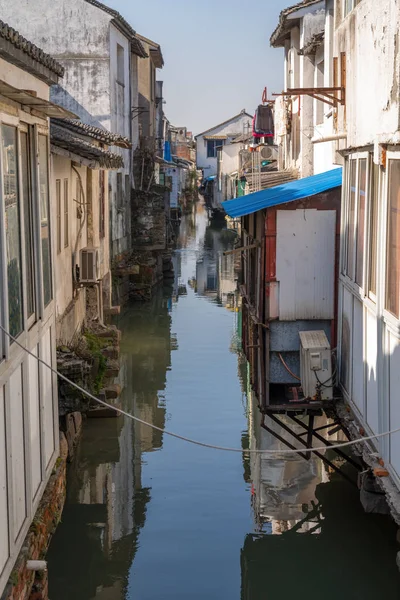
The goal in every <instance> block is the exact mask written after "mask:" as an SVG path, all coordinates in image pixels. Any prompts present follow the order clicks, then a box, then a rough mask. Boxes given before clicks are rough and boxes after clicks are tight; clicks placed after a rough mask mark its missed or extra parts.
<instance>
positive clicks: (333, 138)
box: [311, 133, 347, 144]
mask: <svg viewBox="0 0 400 600" xmlns="http://www.w3.org/2000/svg"><path fill="white" fill-rule="evenodd" d="M345 139H347V133H335V134H332V135H327V136H326V137H321V138H315V137H314V138H312V140H311V143H312V144H323V143H324V142H336V141H337V140H345Z"/></svg>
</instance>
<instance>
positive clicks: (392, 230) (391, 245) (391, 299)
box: [386, 160, 400, 317]
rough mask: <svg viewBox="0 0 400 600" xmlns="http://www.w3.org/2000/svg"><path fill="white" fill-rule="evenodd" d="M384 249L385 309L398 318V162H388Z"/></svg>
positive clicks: (399, 266) (399, 273)
mask: <svg viewBox="0 0 400 600" xmlns="http://www.w3.org/2000/svg"><path fill="white" fill-rule="evenodd" d="M387 219H388V224H387V247H386V255H387V256H386V308H387V310H388V311H390V312H391V313H393V314H394V315H395V316H396V317H399V316H400V314H399V294H400V160H391V161H390V162H389V197H388V215H387Z"/></svg>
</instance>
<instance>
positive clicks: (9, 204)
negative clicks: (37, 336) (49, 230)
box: [1, 125, 23, 337]
mask: <svg viewBox="0 0 400 600" xmlns="http://www.w3.org/2000/svg"><path fill="white" fill-rule="evenodd" d="M1 133H2V135H1V146H2V154H3V171H4V172H3V178H4V206H5V215H4V221H5V234H6V251H7V288H8V313H9V331H10V333H11V335H12V336H14V337H15V336H17V335H18V334H19V333H21V331H22V329H23V305H22V268H21V228H20V206H19V202H20V199H19V189H18V170H17V156H18V154H17V130H16V128H15V127H10V126H8V125H2V128H1Z"/></svg>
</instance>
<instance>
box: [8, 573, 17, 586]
mask: <svg viewBox="0 0 400 600" xmlns="http://www.w3.org/2000/svg"><path fill="white" fill-rule="evenodd" d="M8 581H9V582H10V583H11V584H12V585H18V581H19V573H18V571H17V570H16V569H14V571H13V572H12V573H11V575H10V577H9V578H8Z"/></svg>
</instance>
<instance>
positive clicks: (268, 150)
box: [260, 146, 278, 160]
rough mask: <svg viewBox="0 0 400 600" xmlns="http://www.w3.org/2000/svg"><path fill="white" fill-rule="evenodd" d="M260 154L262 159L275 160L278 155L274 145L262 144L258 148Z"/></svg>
mask: <svg viewBox="0 0 400 600" xmlns="http://www.w3.org/2000/svg"><path fill="white" fill-rule="evenodd" d="M260 154H261V158H262V159H263V160H276V159H277V155H278V153H277V150H276V148H274V146H263V147H262V148H261V150H260Z"/></svg>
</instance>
